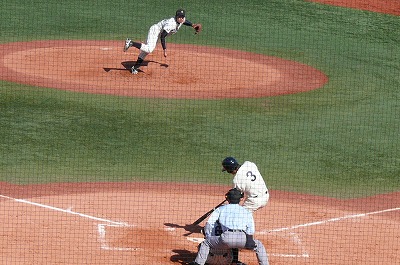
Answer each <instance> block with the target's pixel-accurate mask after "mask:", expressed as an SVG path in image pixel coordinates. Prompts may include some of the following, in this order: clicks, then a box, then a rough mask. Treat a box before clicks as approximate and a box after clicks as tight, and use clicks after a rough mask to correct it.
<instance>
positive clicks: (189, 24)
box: [183, 20, 193, 27]
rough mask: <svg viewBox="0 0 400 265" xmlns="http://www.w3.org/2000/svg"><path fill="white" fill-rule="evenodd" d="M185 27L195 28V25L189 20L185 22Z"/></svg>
mask: <svg viewBox="0 0 400 265" xmlns="http://www.w3.org/2000/svg"><path fill="white" fill-rule="evenodd" d="M183 25H185V26H189V27H193V23H192V22H190V21H189V20H185V22H183Z"/></svg>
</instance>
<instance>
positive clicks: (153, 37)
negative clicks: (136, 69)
mask: <svg viewBox="0 0 400 265" xmlns="http://www.w3.org/2000/svg"><path fill="white" fill-rule="evenodd" d="M159 35H160V29H159V28H158V27H157V26H156V25H154V26H152V27H150V29H149V33H148V34H147V40H146V43H145V44H142V45H141V46H140V48H139V49H140V50H141V51H143V52H146V53H147V54H149V53H152V52H153V51H154V49H155V48H156V45H157V41H158V36H159Z"/></svg>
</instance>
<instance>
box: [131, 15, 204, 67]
mask: <svg viewBox="0 0 400 265" xmlns="http://www.w3.org/2000/svg"><path fill="white" fill-rule="evenodd" d="M182 25H185V26H189V27H192V28H193V29H194V30H195V34H198V33H200V32H201V31H202V25H201V24H193V23H192V22H190V21H189V20H187V19H186V14H185V10H183V9H178V10H177V11H176V13H175V17H171V18H166V19H163V20H161V21H160V22H158V23H156V24H154V25H153V26H151V27H150V30H149V33H148V35H147V41H146V43H140V42H134V41H132V40H131V39H126V41H125V46H124V52H126V51H127V50H128V49H129V48H130V47H132V46H133V47H135V48H137V49H139V50H140V53H139V56H138V58H137V60H136V63H135V65H134V66H132V68H131V72H132V74H138V70H139V67H140V66H141V65H142V63H143V60H144V59H145V58H146V56H147V55H148V54H149V53H152V52H153V51H154V49H155V48H156V45H157V41H158V38H160V40H161V45H162V48H163V50H164V57H167V45H166V42H165V38H166V37H167V36H170V35H172V34H175V33H177V32H178V30H179V29H180V28H181V26H182Z"/></svg>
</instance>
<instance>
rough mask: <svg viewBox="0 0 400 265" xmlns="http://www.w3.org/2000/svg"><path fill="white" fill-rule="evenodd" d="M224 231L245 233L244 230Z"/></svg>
mask: <svg viewBox="0 0 400 265" xmlns="http://www.w3.org/2000/svg"><path fill="white" fill-rule="evenodd" d="M226 231H229V232H242V233H246V232H245V231H244V230H242V229H228V230H226Z"/></svg>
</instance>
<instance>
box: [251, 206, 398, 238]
mask: <svg viewBox="0 0 400 265" xmlns="http://www.w3.org/2000/svg"><path fill="white" fill-rule="evenodd" d="M399 210H400V207H399V208H392V209H386V210H381V211H375V212H369V213H360V214H351V215H345V216H342V217H336V218H331V219H327V220H322V221H317V222H312V223H306V224H299V225H294V226H290V227H282V228H276V229H272V230H264V231H260V232H258V233H256V234H260V235H264V234H268V233H271V232H282V231H286V230H293V229H297V228H301V227H308V226H314V225H322V224H326V223H331V222H338V221H342V220H346V219H353V218H359V217H365V216H368V215H374V214H380V213H387V212H394V211H399Z"/></svg>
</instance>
